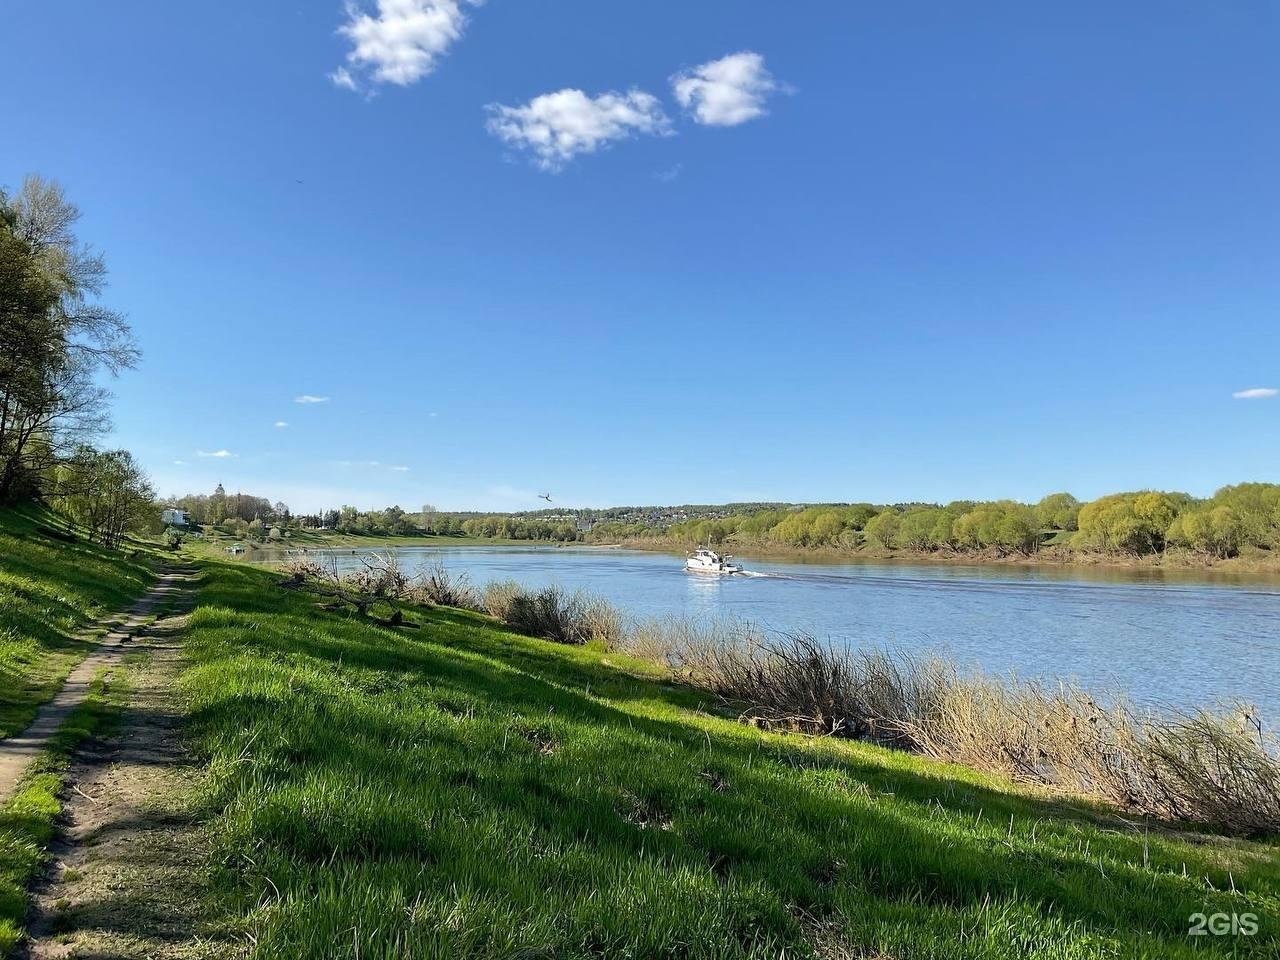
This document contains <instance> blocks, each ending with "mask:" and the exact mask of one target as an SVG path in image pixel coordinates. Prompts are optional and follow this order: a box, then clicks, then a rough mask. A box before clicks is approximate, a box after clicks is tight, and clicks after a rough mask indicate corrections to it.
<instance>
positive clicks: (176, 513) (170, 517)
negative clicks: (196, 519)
mask: <svg viewBox="0 0 1280 960" xmlns="http://www.w3.org/2000/svg"><path fill="white" fill-rule="evenodd" d="M160 522H161V523H163V524H164V525H165V526H166V527H185V526H186V525H187V524H189V523H190V522H191V515H190V514H188V513H187V511H185V510H174V509H169V510H162V511H161V512H160Z"/></svg>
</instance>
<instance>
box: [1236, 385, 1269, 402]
mask: <svg viewBox="0 0 1280 960" xmlns="http://www.w3.org/2000/svg"><path fill="white" fill-rule="evenodd" d="M1278 393H1280V390H1277V389H1276V388H1275V387H1250V388H1249V389H1248V390H1237V391H1236V392H1235V393H1233V394H1232V395H1231V396H1233V397H1235V398H1236V399H1237V400H1267V399H1269V398H1271V397H1274V396H1275V395H1276V394H1278Z"/></svg>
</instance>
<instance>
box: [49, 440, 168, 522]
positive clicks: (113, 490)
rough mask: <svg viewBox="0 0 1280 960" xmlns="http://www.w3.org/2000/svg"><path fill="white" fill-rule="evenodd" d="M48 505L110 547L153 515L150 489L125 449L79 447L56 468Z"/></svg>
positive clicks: (152, 500)
mask: <svg viewBox="0 0 1280 960" xmlns="http://www.w3.org/2000/svg"><path fill="white" fill-rule="evenodd" d="M53 489H54V497H53V500H54V504H55V506H57V507H58V508H59V509H61V510H62V511H63V512H65V513H67V514H68V515H69V516H71V517H72V518H73V519H75V520H76V521H77V522H78V523H81V524H83V525H84V526H85V527H87V528H88V529H89V530H90V532H91V533H92V534H93V536H94V538H95V539H97V540H99V541H100V542H101V543H103V544H104V545H105V546H108V547H116V546H118V545H119V544H120V541H121V540H122V539H123V538H124V535H125V534H126V533H128V532H129V531H132V530H136V529H138V528H140V527H143V526H145V525H147V523H148V521H149V519H150V518H151V516H152V514H154V513H155V509H156V504H155V490H154V489H152V487H151V483H150V481H148V480H147V476H146V474H145V473H143V471H142V468H141V467H139V466H138V464H137V462H136V461H135V460H134V459H133V456H132V455H131V454H130V453H129V452H128V451H127V450H107V451H98V450H95V449H93V448H92V447H88V446H82V447H80V448H79V449H78V450H76V452H75V453H74V454H73V455H72V456H71V457H70V458H68V459H67V461H66V462H65V463H63V464H62V465H60V466H59V467H58V469H57V472H56V474H55V480H54V488H53Z"/></svg>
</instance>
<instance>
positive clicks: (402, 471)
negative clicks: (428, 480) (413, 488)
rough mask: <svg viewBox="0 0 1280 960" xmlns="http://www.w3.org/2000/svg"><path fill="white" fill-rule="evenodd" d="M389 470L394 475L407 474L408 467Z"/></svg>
mask: <svg viewBox="0 0 1280 960" xmlns="http://www.w3.org/2000/svg"><path fill="white" fill-rule="evenodd" d="M391 469H392V470H394V471H395V472H396V473H408V472H409V468H408V467H392V468H391Z"/></svg>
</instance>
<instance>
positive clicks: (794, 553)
mask: <svg viewBox="0 0 1280 960" xmlns="http://www.w3.org/2000/svg"><path fill="white" fill-rule="evenodd" d="M597 546H605V544H597ZM607 546H612V547H615V548H618V549H625V550H647V551H650V552H655V553H668V554H684V553H687V552H689V551H690V550H693V549H695V548H696V546H698V545H690V544H688V543H680V542H676V541H670V540H662V539H656V538H649V537H643V538H631V539H627V540H621V541H619V542H617V543H614V544H608V545H607ZM714 549H716V550H721V551H724V552H726V553H730V554H732V555H733V556H735V557H742V558H748V559H750V558H754V559H757V560H785V561H790V562H794V563H863V562H865V563H904V564H938V565H944V566H1001V567H1056V568H1071V567H1080V568H1095V569H1114V570H1170V571H1180V572H1188V573H1195V572H1197V571H1199V572H1203V573H1211V574H1256V575H1259V576H1266V577H1272V576H1277V577H1280V556H1278V555H1273V554H1271V553H1268V552H1266V551H1258V552H1257V553H1256V554H1250V555H1246V556H1238V557H1228V558H1225V559H1219V558H1213V557H1207V556H1204V555H1203V554H1196V553H1189V552H1186V551H1180V550H1168V551H1166V552H1164V553H1160V554H1152V555H1149V556H1136V555H1132V554H1104V553H1091V552H1087V551H1081V550H1073V549H1070V548H1068V547H1063V546H1049V547H1045V548H1044V549H1042V550H1040V551H1038V552H1036V553H1032V554H1021V553H998V552H995V551H990V550H986V551H972V552H969V551H952V550H933V551H923V550H884V549H879V548H876V547H866V546H864V547H857V548H839V547H789V546H783V545H781V544H757V543H724V544H718V545H715V547H714Z"/></svg>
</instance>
